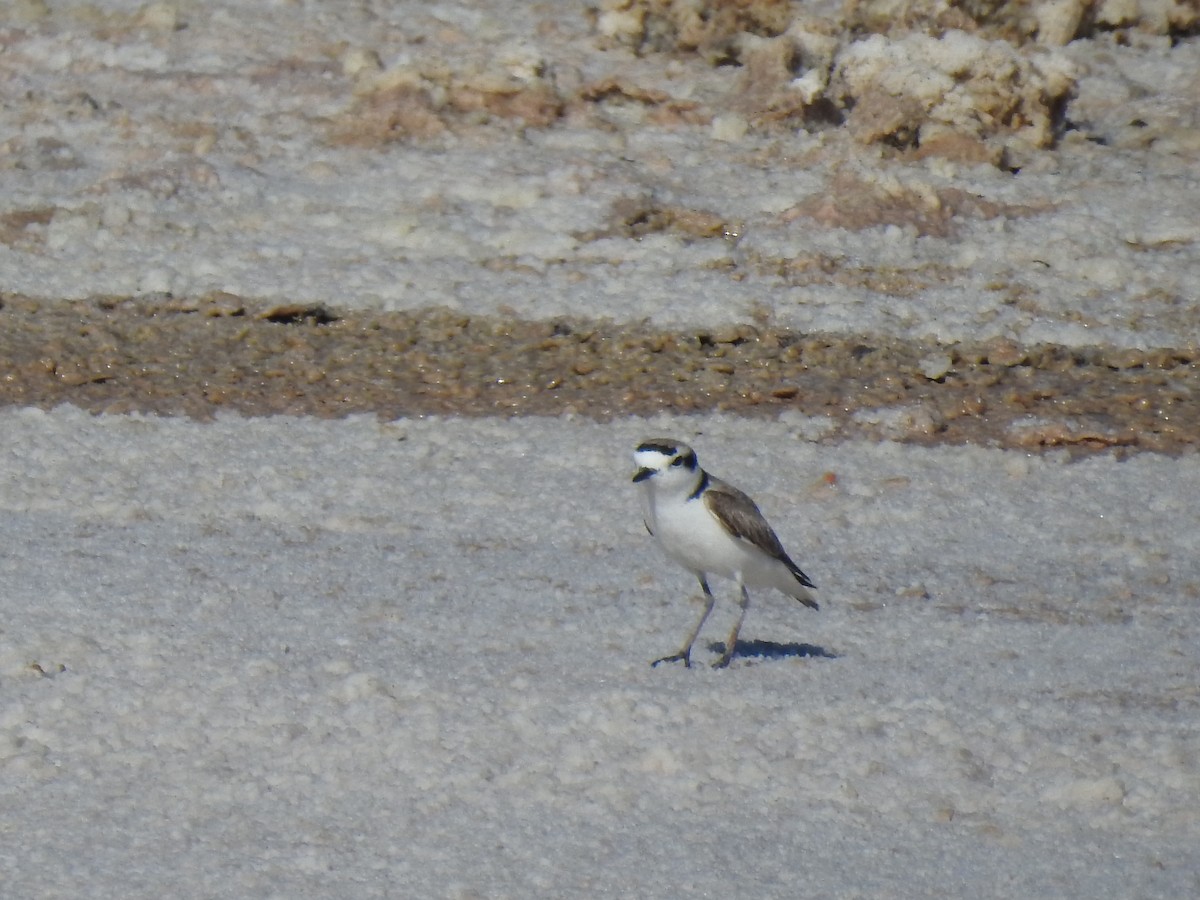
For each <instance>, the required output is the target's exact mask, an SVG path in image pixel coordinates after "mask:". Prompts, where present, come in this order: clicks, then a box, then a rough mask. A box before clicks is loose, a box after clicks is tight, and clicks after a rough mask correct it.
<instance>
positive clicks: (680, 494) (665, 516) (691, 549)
mask: <svg viewBox="0 0 1200 900" xmlns="http://www.w3.org/2000/svg"><path fill="white" fill-rule="evenodd" d="M633 460H634V464H635V465H636V466H637V471H636V472H635V473H634V475H633V482H634V483H635V484H637V485H638V487H639V488H640V494H641V503H642V514H643V516H644V517H645V523H646V530H647V531H648V532H650V535H651V536H652V537H653V538H654V540H655V541H656V542H657V543H658V546H659V547H660V548H661V550H662V551H663V553H665V554H666V556H667V558H668V559H671V560H673V561H674V562H676V563H678V564H679V565H681V566H683V568H685V569H687V570H688V571H689V572H691V573H692V574H693V575H695V576H696V578H697V579H699V581H700V589H701V590H702V591H703V592H704V612H703V613H702V614H701V616H700V621H699V622H697V623H696V627H695V628H693V629H692V630H691V632H689V633H688V636H687V640H686V642H685V643H684V645H683V647H681V648H680V650H679V651H678V652H676V653H672V654H670V655H668V656H664V657H661V658H659V659H656V660H654V661H653V662H652V663H651V664H650V665H651V666H657V665H658V664H659V663H669V662H680V661H682V662H683V664H684V666H686V667H687V668H691V665H692V645H693V644H694V643H695V642H696V637H697V636H698V635H699V634H700V629H701V628H703V627H704V623H705V621H706V620H707V619H708V616H709V614H710V613H711V612H712V610H713V604H714V603H715V602H716V599H715V598H714V597H713V592H712V590H710V589H709V586H708V576H710V575H716V576H719V577H721V578H729V579H732V580H733V581H734V582H735V583H736V584H737V587H738V591H739V597H738V606H739V607H740V610H739V612H738V617H737V621H736V622H735V623H734V625H733V630H732V631H731V632H730V633H729V639H728V640H727V641H725V650H724V652H723V653H722V654H721V657H720V658H719V659H718V660H717V661H716V662H715V663H713V668H716V669H721V668H724V667H726V666H728V665H729V661H730V659H732V657H733V653H734V649H735V648H736V646H737V638H738V632H740V631H741V628H742V622H743V621H744V620H745V618H746V610H747V608H748V607H749V605H750V594H749V592H748V590H747V588H748V587H756V588H757V587H773V588H776V589H778V590H780V591H782V592H783V593H784V594H787V595H788V596H789V597H794V598H795V599H796V600H799V601H800V602H801V603H803V604H804V605H805V606H807V607H809V608H810V609H819V608H820V607H819V606H818V605H817V601H816V600H814V599H813V597H812V594H811V593H809V590H810V589H814V590H815V589H816V585H815V584H813V582H812V580H811V579H810V578H809V577H808V576H807V575H805V574H804V573H803V572H802V571H800V567H799V566H797V565H796V563H794V562H793V561H792V559H791V557H790V556H788V554H787V551H786V550H784V549H783V545H782V544H781V543H780V541H779V538H778V537H777V536H776V534H775V531H774V530H773V529H772V528H771V526H770V524H768V522H767V520H766V519H765V518H764V517H763V514H762V513H761V512H760V511H759V509H758V506H757V505H755V503H754V501H753V500H751V499H750V497H749V496H747V495H746V494H744V493H743V492H742V491H740V490H738V489H737V488H735V487H734V486H733V485H731V484H727V483H726V482H724V481H722V480H721V479H719V478H717V477H716V476H714V475H710V474H709V473H708V472H706V471H705V470H704V469H702V468H701V467H700V462H699V460H698V459H697V458H696V453H695V451H693V450H692V448H691V447H689V446H688V445H687V444H685V443H683V442H682V441H677V440H674V439H672V438H649V439H647V440H644V441H642V442H641V443H640V444H638V445H637V449H636V450H635V451H634V453H633Z"/></svg>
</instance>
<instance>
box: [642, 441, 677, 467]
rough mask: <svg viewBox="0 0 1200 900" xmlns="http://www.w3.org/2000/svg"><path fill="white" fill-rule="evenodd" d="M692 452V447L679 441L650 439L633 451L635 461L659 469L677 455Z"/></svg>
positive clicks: (643, 465)
mask: <svg viewBox="0 0 1200 900" xmlns="http://www.w3.org/2000/svg"><path fill="white" fill-rule="evenodd" d="M691 452H692V448H691V447H689V446H688V445H687V444H681V443H679V442H678V441H665V440H658V441H655V440H649V441H643V442H642V443H641V444H639V445H638V448H637V449H636V450H634V451H633V461H634V462H635V463H636V464H637V465H638V466H639V467H641V468H644V469H658V468H662V467H663V466H665V465H667V464H668V463H670V461H671V460H673V459H674V458H675V457H677V456H687V455H688V454H689V453H691Z"/></svg>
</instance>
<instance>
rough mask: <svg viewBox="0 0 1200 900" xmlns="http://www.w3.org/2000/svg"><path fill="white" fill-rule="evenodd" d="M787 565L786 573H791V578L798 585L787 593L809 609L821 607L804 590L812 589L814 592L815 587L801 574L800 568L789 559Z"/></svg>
mask: <svg viewBox="0 0 1200 900" xmlns="http://www.w3.org/2000/svg"><path fill="white" fill-rule="evenodd" d="M787 563H788V571H789V572H791V573H792V577H793V578H795V579H796V581H797V582H799V585H800V586H799V588H798V589H796V590H791V591H788V593H789V594H791V595H792V596H793V597H795V598H796V599H797V600H799V601H800V602H801V603H803V604H804V605H805V606H807V607H808V608H809V609H820V608H821V607H820V606H819V605H818V604H817V601H816V600H814V599H813V598H812V595H811V594H810V593H809V592H808V591H807V590H805V588H812V589H813V590H816V587H817V586H816V585H815V584H813V583H812V579H810V578H809V577H808V576H807V575H805V574H804V573H803V572H801V571H800V567H799V566H797V565H796V564H795V563H794V562H792V561H791V560H790V559H789V560H788V561H787Z"/></svg>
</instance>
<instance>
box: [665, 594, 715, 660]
mask: <svg viewBox="0 0 1200 900" xmlns="http://www.w3.org/2000/svg"><path fill="white" fill-rule="evenodd" d="M700 587H701V588H702V589H703V590H704V612H703V613H702V614H701V616H700V621H699V622H697V623H696V627H695V628H693V629H692V633H691V634H689V635H688V639H687V643H685V644H684V645H683V649H682V650H680V651H679V652H678V653H672V654H671V655H670V656H664V657H662V658H661V659H656V660H655V661H654V662H652V663H650V668H654V667H655V666H657V665H658V664H659V663H664V662H679V660H681V659H682V660H683V664H684V665H685V666H686V667H687V668H689V669H690V668H691V667H692V644H694V643H696V636H697V635H699V634H700V629H701V628H703V627H704V622H705V620H706V619H707V618H708V614H709V613H710V612H712V611H713V604H714V603H716V602H717V599H716V597H714V596H713V592H712V591H710V590H709V588H708V579H706V578H705V577H704V576H703V575H701V576H700Z"/></svg>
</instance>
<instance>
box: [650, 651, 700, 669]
mask: <svg viewBox="0 0 1200 900" xmlns="http://www.w3.org/2000/svg"><path fill="white" fill-rule="evenodd" d="M690 649H691V648H689V649H688V650H680V651H679V652H678V653H672V654H671V655H670V656H663V657H660V658H658V659H656V660H655V661H654V662H652V663H650V668H652V669H653V668H654V667H655V666H657V665H658V664H659V663H665V662H679V661H680V660H681V659H682V660H683V664H684V666H685V667H686V668H689V669H690V668H691V667H692V654H691V653H690V652H689V650H690Z"/></svg>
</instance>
